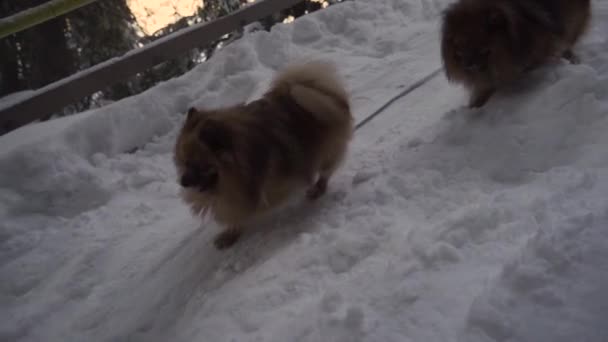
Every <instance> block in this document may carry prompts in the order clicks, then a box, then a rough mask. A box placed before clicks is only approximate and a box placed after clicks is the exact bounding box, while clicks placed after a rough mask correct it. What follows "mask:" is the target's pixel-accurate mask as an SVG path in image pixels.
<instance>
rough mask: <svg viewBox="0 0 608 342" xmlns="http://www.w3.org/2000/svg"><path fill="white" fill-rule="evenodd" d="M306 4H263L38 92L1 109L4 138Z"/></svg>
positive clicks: (281, 0)
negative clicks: (18, 129)
mask: <svg viewBox="0 0 608 342" xmlns="http://www.w3.org/2000/svg"><path fill="white" fill-rule="evenodd" d="M302 1H304V0H260V1H258V2H255V3H253V4H251V5H249V6H247V7H245V8H242V9H239V10H237V11H235V12H233V13H230V14H228V15H226V16H223V17H221V18H218V19H216V20H213V21H210V22H207V23H200V24H196V25H193V26H191V27H188V28H185V29H182V30H180V31H178V32H175V33H173V34H170V35H167V36H166V37H163V38H160V39H158V40H156V41H154V42H152V43H150V44H148V45H146V46H144V47H142V48H139V49H135V50H132V51H129V52H128V53H127V54H125V55H124V56H122V57H119V58H114V59H110V60H108V61H106V62H103V63H100V64H97V65H95V66H93V67H91V68H89V69H86V70H84V71H81V72H79V73H77V74H75V75H72V76H69V77H67V78H64V79H62V80H59V81H57V82H54V83H51V84H49V85H47V86H45V87H42V88H40V89H37V90H36V91H34V92H33V93H32V94H31V95H30V96H27V97H25V98H22V99H20V100H18V101H15V102H14V103H12V104H10V105H8V106H7V107H5V108H0V135H1V134H5V133H7V132H10V131H12V130H14V129H17V128H19V127H21V126H23V125H26V124H28V123H30V122H33V121H36V120H38V119H40V118H42V117H44V116H45V115H48V114H50V113H53V112H55V111H58V110H61V109H63V108H64V107H65V106H67V105H69V104H70V103H73V102H75V101H78V100H79V99H81V98H83V97H85V96H87V95H90V94H92V93H94V92H96V91H99V90H102V89H104V88H106V87H108V86H111V85H113V84H115V83H117V82H119V81H121V80H124V79H126V78H127V77H129V76H132V75H135V74H137V73H139V72H142V71H145V70H146V69H148V68H150V67H153V66H155V65H157V64H160V63H162V62H164V61H166V60H169V59H171V58H175V57H178V56H180V55H181V54H183V53H184V52H186V51H188V50H191V49H192V48H194V47H196V46H200V45H204V44H207V43H210V42H212V41H213V40H215V39H217V38H219V37H221V36H222V35H224V34H227V33H230V32H232V31H234V30H235V29H237V28H239V27H242V26H244V25H247V24H249V23H252V22H254V21H256V20H259V19H261V18H264V17H266V16H268V15H271V14H273V13H276V12H278V11H281V10H283V9H286V8H289V7H291V6H293V5H295V4H297V3H299V2H302ZM1 106H2V105H0V107H1Z"/></svg>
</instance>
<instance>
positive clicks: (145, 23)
mask: <svg viewBox="0 0 608 342" xmlns="http://www.w3.org/2000/svg"><path fill="white" fill-rule="evenodd" d="M127 4H128V5H129V8H130V9H131V12H133V15H134V16H135V19H136V20H137V22H138V24H139V25H140V26H141V28H142V30H143V31H144V33H145V34H148V35H149V34H153V33H154V32H156V31H158V30H160V29H162V28H164V27H165V26H167V25H169V24H173V23H174V22H176V21H178V20H179V19H180V18H182V17H187V16H191V15H194V14H195V13H196V11H197V9H198V8H199V7H202V6H203V0H127Z"/></svg>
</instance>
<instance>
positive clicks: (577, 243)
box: [0, 0, 608, 342]
mask: <svg viewBox="0 0 608 342" xmlns="http://www.w3.org/2000/svg"><path fill="white" fill-rule="evenodd" d="M447 2H448V0H443V1H439V0H437V1H432V0H373V1H372V0H367V1H353V2H346V3H343V4H340V5H336V6H332V7H330V8H328V9H326V10H323V11H320V12H316V13H313V14H311V15H308V16H305V17H302V18H300V19H298V20H296V21H295V22H294V23H293V24H292V25H282V26H277V27H275V29H273V31H272V32H270V33H266V32H257V33H251V34H248V35H247V36H246V37H245V38H244V39H242V40H240V41H237V42H235V43H234V44H231V45H230V46H228V47H226V48H225V49H223V50H221V51H220V52H219V53H218V54H217V55H216V56H215V57H214V58H213V59H212V60H210V61H209V62H208V63H205V64H203V65H201V66H199V67H198V68H196V69H195V70H193V71H192V72H190V73H188V74H186V75H184V76H182V77H180V78H177V79H174V80H171V81H169V82H166V83H163V84H161V85H159V86H158V87H156V88H153V89H151V90H149V91H147V92H146V93H144V94H141V95H139V96H135V97H132V98H129V99H126V100H123V101H120V102H117V103H114V104H111V105H109V106H107V107H104V108H101V109H97V110H94V111H90V112H87V113H83V114H79V115H77V116H73V117H67V118H62V119H57V120H52V121H49V122H45V123H41V124H36V125H30V126H27V127H24V128H22V129H20V130H18V131H15V132H12V133H10V134H8V135H5V136H2V137H0V317H1V318H2V319H1V320H0V341H127V340H128V341H203V342H215V341H220V342H221V341H264V342H267V341H277V342H279V341H281V342H282V341H319V342H321V341H389V342H390V341H413V342H422V341H424V342H435V341H436V342H440V341H480V342H481V341H484V342H486V341H488V342H489V341H526V342H528V341H530V342H531V341H543V342H544V341H551V342H553V341H560V342H561V341H564V342H565V341H575V340H576V341H591V342H604V341H608V330H607V326H606V324H605V321H606V317H608V295H606V294H605V291H602V290H603V289H605V288H607V287H608V248H607V246H608V231H606V226H607V224H608V197H607V196H606V195H605V194H606V193H608V154H606V152H605V151H606V146H608V145H607V144H608V135H606V134H605V132H606V131H607V130H608V77H607V75H608V49H607V48H608V37H607V36H606V34H605V32H608V24H607V19H608V1H605V0H602V1H600V0H597V1H595V2H594V6H595V16H596V17H595V20H594V24H593V29H592V30H591V31H590V33H589V35H588V37H587V38H586V39H585V41H584V42H583V44H581V45H582V46H581V55H582V57H583V60H584V63H583V64H582V65H578V66H572V65H567V64H560V65H553V66H548V67H546V68H544V69H543V70H539V71H537V72H535V73H534V74H533V75H531V76H530V77H529V78H528V79H526V80H523V81H522V83H521V84H520V86H518V87H514V89H511V90H505V91H504V92H502V93H500V94H498V96H496V97H495V98H493V99H492V100H491V101H490V102H489V103H488V105H487V106H486V107H485V108H484V109H482V110H480V111H475V112H473V111H469V110H466V109H463V104H464V103H465V96H464V93H463V92H462V90H460V89H458V88H455V87H452V86H450V85H449V84H447V82H446V81H445V79H444V77H443V76H438V77H435V78H433V79H432V80H431V81H429V82H427V83H425V84H424V85H423V86H421V87H420V88H418V89H417V90H415V91H413V92H412V93H411V94H409V95H408V96H406V97H404V98H402V99H400V100H399V101H397V102H396V103H395V104H393V105H392V106H391V107H389V108H388V109H387V110H386V111H385V112H383V114H382V115H380V116H378V117H377V118H376V119H375V120H373V121H371V122H370V123H369V124H367V125H365V126H364V127H363V128H361V129H360V130H359V131H357V133H356V137H355V140H354V141H353V144H352V149H351V153H350V156H349V159H348V161H347V163H346V165H345V166H344V168H343V169H342V170H341V171H340V172H339V173H338V174H337V175H336V178H335V179H334V180H333V183H332V184H331V189H330V192H329V193H328V195H327V197H325V198H324V199H322V200H321V201H319V202H318V203H315V204H309V203H306V202H304V201H300V200H296V201H294V203H292V204H290V205H289V206H288V207H287V208H286V209H285V210H284V211H281V212H278V213H276V214H275V215H273V216H271V217H269V218H268V219H267V220H266V221H264V222H262V223H260V225H259V226H256V227H252V230H251V232H250V234H248V235H247V236H245V238H244V239H243V240H242V241H241V242H239V244H237V245H236V246H235V248H233V249H231V250H229V251H226V252H218V251H216V250H214V249H213V248H212V246H211V242H210V241H211V239H212V237H213V235H214V234H215V233H216V232H217V230H218V227H217V226H216V225H215V224H213V223H212V222H205V223H203V224H202V226H201V224H200V223H199V221H197V220H196V219H195V218H192V217H191V216H190V215H189V213H188V211H187V209H186V208H185V206H184V205H183V204H182V203H181V202H180V201H179V199H178V197H177V191H178V187H177V184H176V182H175V171H174V169H173V165H172V161H171V158H172V155H171V150H172V144H173V142H174V139H175V134H176V130H177V128H178V127H179V124H180V123H181V120H182V119H183V116H182V114H180V113H183V112H184V111H185V110H186V109H187V108H188V106H190V105H193V104H194V105H199V106H205V107H208V106H219V105H225V104H229V103H234V102H237V101H243V100H247V99H252V98H255V97H257V96H259V94H260V93H261V92H262V91H263V90H264V87H265V86H266V85H267V82H268V80H269V78H270V77H271V75H272V73H273V71H274V70H275V69H276V68H278V67H280V66H282V65H284V64H285V63H287V62H289V61H292V60H298V59H307V58H311V57H314V58H322V59H328V60H333V61H336V62H337V63H339V66H340V71H341V73H342V74H343V75H344V78H345V80H346V82H347V84H348V87H349V90H350V91H351V93H352V98H353V104H354V110H355V115H356V117H357V119H358V120H362V119H363V118H364V117H365V116H367V115H368V114H370V113H371V112H373V111H374V110H375V109H376V108H378V107H380V106H382V105H383V104H384V103H385V102H386V101H388V100H389V99H390V98H392V97H393V96H394V95H395V94H397V93H399V92H400V91H402V90H403V88H407V87H409V86H410V85H412V84H414V83H415V82H416V81H417V80H419V79H421V78H423V77H425V76H426V75H428V74H430V73H431V72H433V71H434V70H436V68H438V67H439V66H440V61H439V53H438V41H437V37H438V33H437V30H438V16H439V13H440V11H441V9H442V8H443V7H444V6H445V4H446V3H447ZM480 112H481V113H480Z"/></svg>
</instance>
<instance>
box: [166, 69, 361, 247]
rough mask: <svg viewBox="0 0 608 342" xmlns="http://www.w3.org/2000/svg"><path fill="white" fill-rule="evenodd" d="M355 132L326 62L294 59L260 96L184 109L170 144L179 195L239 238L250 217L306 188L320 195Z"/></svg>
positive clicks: (220, 239) (226, 239)
mask: <svg viewBox="0 0 608 342" xmlns="http://www.w3.org/2000/svg"><path fill="white" fill-rule="evenodd" d="M352 132H353V119H352V115H351V112H350V105H349V100H348V96H347V93H346V90H345V89H344V87H343V86H342V84H341V83H340V81H339V79H338V77H337V74H336V71H335V68H334V67H333V65H332V64H328V63H323V62H308V63H302V64H294V65H292V66H289V67H287V68H286V69H284V70H283V71H282V72H280V73H279V74H278V75H277V76H276V78H275V79H274V81H273V82H272V84H271V87H270V89H269V90H268V91H267V92H266V93H265V94H264V95H263V96H262V97H261V98H260V99H258V100H255V101H253V102H250V103H243V104H238V105H236V106H233V107H228V108H222V109H208V110H203V109H195V108H191V109H190V110H189V111H188V114H187V118H186V121H185V123H184V125H183V127H182V129H181V131H180V133H179V136H178V138H177V143H176V145H175V156H174V160H175V165H176V168H177V171H178V176H179V183H180V185H181V186H182V195H183V199H184V200H185V202H186V203H188V204H189V206H190V207H191V209H192V211H193V213H195V214H197V215H201V214H202V215H204V214H207V213H209V214H211V215H212V216H213V218H214V219H215V220H216V221H217V222H218V223H219V224H220V225H222V226H224V228H225V229H224V231H223V232H222V233H220V234H219V235H217V237H216V238H215V240H214V245H215V246H216V247H217V248H218V249H225V248H228V247H230V246H232V245H233V244H234V243H236V242H237V240H238V238H239V236H240V235H241V232H242V231H243V228H244V226H245V225H246V224H247V223H248V222H250V221H251V220H252V219H254V218H256V217H258V216H259V215H260V214H262V213H264V212H267V211H268V210H270V209H273V208H275V207H277V206H278V205H280V204H282V203H284V202H285V200H287V199H288V197H289V196H290V195H292V194H293V193H294V192H295V191H297V190H298V189H300V190H304V189H305V188H307V191H306V195H307V197H308V198H309V199H310V200H315V199H317V198H319V197H320V196H322V195H323V194H324V193H325V191H326V189H327V184H328V181H329V179H330V178H331V176H332V174H333V173H334V171H335V170H336V169H337V168H338V167H339V166H340V164H341V162H342V160H343V159H344V156H345V154H346V151H347V147H348V144H349V141H350V139H351V136H352Z"/></svg>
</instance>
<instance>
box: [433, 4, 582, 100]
mask: <svg viewBox="0 0 608 342" xmlns="http://www.w3.org/2000/svg"><path fill="white" fill-rule="evenodd" d="M590 15H591V4H590V0H460V1H458V2H457V3H454V4H452V5H451V6H450V7H448V9H447V10H446V12H445V15H444V17H443V27H442V39H441V54H442V59H443V64H444V68H445V72H446V75H447V77H448V79H449V80H450V81H452V82H458V83H462V84H464V85H465V86H466V87H467V88H469V90H470V91H471V98H470V102H469V106H470V107H480V106H483V105H484V104H485V103H486V102H487V100H488V99H489V98H490V97H491V96H492V94H493V93H494V92H495V90H496V89H497V88H499V87H500V86H502V85H505V84H507V83H509V82H512V81H514V80H516V79H517V78H518V77H519V76H521V75H522V74H523V73H524V72H526V71H529V70H531V69H534V68H535V67H538V66H540V65H542V64H543V63H546V62H548V61H549V60H551V59H554V58H559V57H564V58H566V59H567V60H569V61H570V62H571V63H578V58H577V57H576V56H575V55H574V53H573V52H572V47H573V45H574V44H575V43H576V42H577V40H578V39H579V38H580V36H581V35H582V34H583V33H584V32H585V30H586V28H587V25H588V22H589V18H590Z"/></svg>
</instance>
